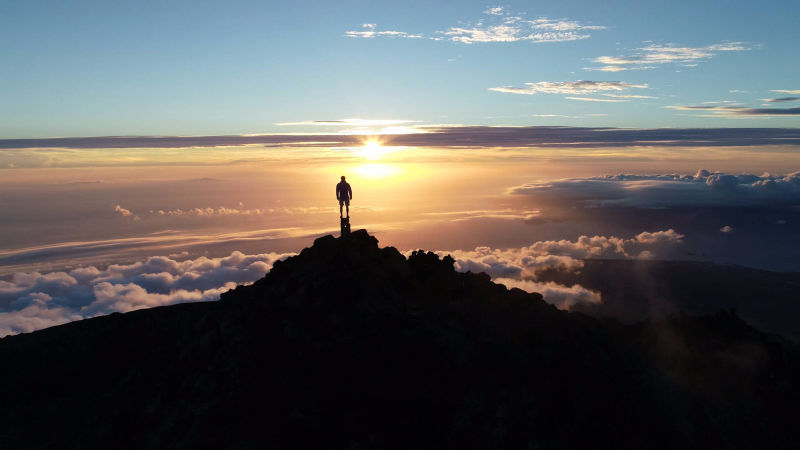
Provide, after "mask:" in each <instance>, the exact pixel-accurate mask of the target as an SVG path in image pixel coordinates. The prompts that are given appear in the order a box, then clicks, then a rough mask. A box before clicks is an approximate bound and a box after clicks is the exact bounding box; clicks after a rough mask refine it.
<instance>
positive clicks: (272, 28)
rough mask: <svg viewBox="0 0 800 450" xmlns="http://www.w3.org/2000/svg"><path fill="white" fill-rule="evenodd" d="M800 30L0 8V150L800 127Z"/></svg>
mask: <svg viewBox="0 0 800 450" xmlns="http://www.w3.org/2000/svg"><path fill="white" fill-rule="evenodd" d="M493 8H494V9H493ZM498 8H499V9H498ZM799 17H800V10H798V8H797V6H796V5H795V4H793V3H792V2H789V1H775V2H770V3H769V4H768V5H766V6H764V5H763V4H757V3H755V2H738V1H737V2H731V1H726V2H721V1H705V2H696V1H692V2H688V1H682V2H595V1H580V2H575V1H572V2H550V3H543V2H504V3H486V2H465V1H459V2H447V3H441V2H415V1H411V2H366V1H363V2H281V3H276V2H177V1H174V2H78V1H75V2H4V3H3V4H2V5H0V39H2V42H4V45H3V46H2V47H0V61H2V64H0V138H33V137H49V136H101V135H218V134H244V133H266V132H273V133H275V132H281V133H282V132H286V133H294V132H315V133H317V132H321V131H328V130H333V131H335V130H337V129H340V128H336V127H327V128H326V127H320V126H313V125H303V124H301V125H278V124H281V123H297V122H300V123H303V122H307V121H315V120H333V119H343V118H363V119H405V120H413V121H418V122H416V123H419V124H441V123H447V124H475V125H499V124H508V125H571V126H615V127H797V125H798V123H800V119H798V117H799V116H798V114H799V113H798V112H797V108H798V107H800V101H797V100H796V99H795V98H796V97H800V81H798V78H797V74H798V73H800V58H798V54H797V50H796V45H797V42H800V28H798V27H797V19H798V18H799ZM364 24H374V26H373V25H369V26H364ZM497 26H500V27H505V28H502V29H501V28H492V27H497ZM348 31H353V32H356V33H351V35H350V36H348V33H347V32H348ZM387 31H393V32H396V33H385V32H387ZM372 33H374V34H372ZM382 33H383V34H382ZM387 34H391V35H387ZM531 35H535V36H534V37H529V36H531ZM415 36H419V37H415ZM497 40H505V41H504V42H494V41H497ZM609 61H611V62H612V63H609ZM604 67H605V68H606V69H608V68H609V67H611V68H612V69H613V70H615V71H600V70H587V68H590V69H591V68H593V69H598V68H604ZM578 80H585V81H594V82H602V83H595V84H588V85H587V84H582V85H578V84H575V83H574V82H576V81H578ZM526 83H531V84H526ZM492 89H494V90H492ZM776 91H778V92H776ZM780 91H784V92H780ZM631 96H635V97H631ZM787 98H788V99H790V100H784V101H773V102H769V101H766V100H765V99H787ZM587 99H590V100H587ZM712 102H713V103H712ZM792 108H794V110H792Z"/></svg>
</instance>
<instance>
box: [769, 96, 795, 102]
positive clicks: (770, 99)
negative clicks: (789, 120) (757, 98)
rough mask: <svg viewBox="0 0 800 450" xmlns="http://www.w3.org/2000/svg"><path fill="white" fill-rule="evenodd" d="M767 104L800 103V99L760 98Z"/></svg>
mask: <svg viewBox="0 0 800 450" xmlns="http://www.w3.org/2000/svg"><path fill="white" fill-rule="evenodd" d="M761 100H763V101H765V102H767V103H785V102H800V97H779V98H762V99H761Z"/></svg>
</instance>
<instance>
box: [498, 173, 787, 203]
mask: <svg viewBox="0 0 800 450" xmlns="http://www.w3.org/2000/svg"><path fill="white" fill-rule="evenodd" d="M511 193H512V194H516V195H528V196H535V198H537V199H538V200H549V201H558V202H568V203H569V204H575V205H582V206H585V207H639V208H662V207H678V206H792V205H800V172H795V173H791V174H788V175H771V174H763V175H753V174H729V173H721V172H715V173H711V172H709V171H708V170H702V169H701V170H699V171H698V172H697V173H696V174H694V175H680V174H662V175H627V174H620V175H612V176H606V177H589V178H570V179H565V180H559V181H554V182H548V183H531V184H526V185H523V186H518V187H516V188H513V189H512V190H511Z"/></svg>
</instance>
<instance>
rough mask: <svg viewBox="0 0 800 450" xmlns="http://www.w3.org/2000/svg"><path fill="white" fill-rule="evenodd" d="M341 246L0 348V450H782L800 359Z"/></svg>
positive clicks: (359, 243) (708, 323)
mask: <svg viewBox="0 0 800 450" xmlns="http://www.w3.org/2000/svg"><path fill="white" fill-rule="evenodd" d="M452 264H453V261H452V260H451V259H449V258H444V259H443V260H442V259H439V258H438V257H437V256H436V255H434V254H432V253H423V252H417V253H415V254H414V255H412V256H411V257H410V258H409V259H408V260H406V259H405V258H404V257H403V256H402V255H401V254H400V253H398V252H397V251H396V250H395V249H394V248H383V249H380V248H379V247H378V245H377V241H376V240H375V239H374V238H373V237H371V236H369V235H368V234H367V233H366V231H363V230H360V231H357V232H355V233H353V234H352V235H351V237H350V238H349V239H344V238H339V239H334V238H333V237H331V236H326V237H323V238H320V239H318V240H316V241H315V242H314V246H313V247H311V248H307V249H304V250H303V251H302V253H301V254H300V255H299V256H296V257H294V258H290V259H288V260H286V261H285V262H281V263H278V264H276V265H275V267H274V268H273V270H272V271H271V272H270V273H269V274H268V275H267V276H266V277H264V278H263V279H261V280H259V281H258V282H256V283H255V284H253V285H251V286H240V287H238V288H236V289H235V290H233V291H230V292H228V293H226V294H224V295H223V296H222V299H221V301H220V302H211V303H194V304H182V305H175V306H169V307H162V308H154V309H149V310H142V311H136V312H132V313H128V314H113V315H111V316H106V317H100V318H96V319H89V320H84V321H80V322H74V323H70V324H66V325H62V326H58V327H53V328H50V329H46V330H42V331H38V332H35V333H31V334H27V335H20V336H12V337H7V338H4V339H2V340H0V448H4V449H5V448H8V449H17V448H82V449H84V448H102V449H110V448H135V449H147V448H236V449H249V448H259V449H260V448H266V449H283V448H298V449H299V448H309V449H321V448H325V449H327V448H331V449H336V448H348V449H362V448H376V449H378V448H396V449H413V448H479V449H517V448H519V449H533V448H575V447H591V448H653V447H661V448H664V447H671V448H796V447H797V446H798V444H799V443H800V427H798V426H797V424H796V417H797V414H796V411H797V409H798V405H800V387H799V386H800V353H799V352H798V350H797V348H796V347H795V346H794V345H793V344H791V343H789V342H787V341H784V340H782V339H781V338H778V337H773V336H769V335H765V334H763V333H761V332H759V331H756V330H755V329H753V328H751V327H750V326H748V325H747V324H746V323H744V322H743V321H742V320H741V319H739V318H738V317H737V316H736V314H734V313H732V312H725V311H723V312H719V313H717V314H714V315H711V316H705V317H688V316H682V315H678V316H673V317H671V318H667V319H663V320H659V321H651V322H644V323H639V324H636V325H623V324H620V323H619V322H616V321H614V320H610V319H609V320H599V319H594V318H591V317H589V316H585V315H582V314H578V313H567V312H563V311H559V310H557V309H555V308H554V307H552V306H550V305H548V304H546V303H545V302H544V301H543V300H542V298H541V296H539V295H538V294H528V293H525V292H523V291H520V290H516V289H512V290H510V291H509V290H507V289H506V288H505V287H503V286H499V285H496V284H493V283H491V281H490V280H489V277H488V276H487V275H484V274H472V273H466V274H461V273H457V272H455V271H454V270H453V267H452Z"/></svg>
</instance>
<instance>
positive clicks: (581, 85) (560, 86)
mask: <svg viewBox="0 0 800 450" xmlns="http://www.w3.org/2000/svg"><path fill="white" fill-rule="evenodd" d="M633 88H636V89H646V88H647V85H646V84H631V83H626V82H624V81H587V80H578V81H539V82H535V83H525V86H524V87H513V86H501V87H493V88H489V90H490V91H496V92H505V93H509V94H525V95H533V94H592V93H595V92H599V91H624V90H627V89H633Z"/></svg>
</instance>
